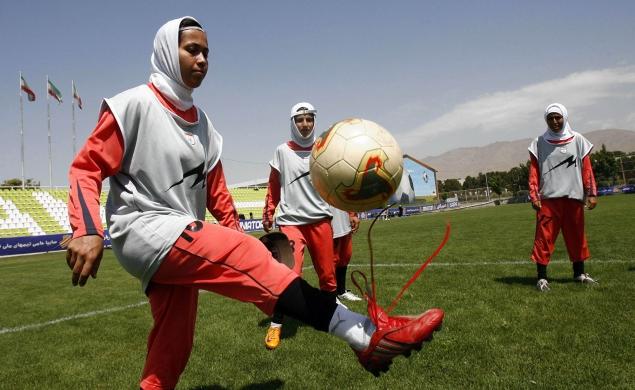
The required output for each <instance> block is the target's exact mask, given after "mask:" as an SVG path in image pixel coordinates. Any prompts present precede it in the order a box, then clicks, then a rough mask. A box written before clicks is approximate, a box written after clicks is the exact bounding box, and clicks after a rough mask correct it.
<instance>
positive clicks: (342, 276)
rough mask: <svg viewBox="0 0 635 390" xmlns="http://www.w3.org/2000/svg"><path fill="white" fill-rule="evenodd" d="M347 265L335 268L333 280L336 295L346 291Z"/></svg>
mask: <svg viewBox="0 0 635 390" xmlns="http://www.w3.org/2000/svg"><path fill="white" fill-rule="evenodd" d="M347 269H348V266H346V265H345V266H343V267H337V268H335V281H336V282H337V295H342V294H344V293H345V292H346V270H347Z"/></svg>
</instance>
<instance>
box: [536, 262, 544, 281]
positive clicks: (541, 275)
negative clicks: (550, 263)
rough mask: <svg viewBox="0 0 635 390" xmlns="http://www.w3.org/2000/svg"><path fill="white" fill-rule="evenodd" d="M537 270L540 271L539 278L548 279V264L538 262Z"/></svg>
mask: <svg viewBox="0 0 635 390" xmlns="http://www.w3.org/2000/svg"><path fill="white" fill-rule="evenodd" d="M536 270H537V271H538V279H547V266H546V265H544V264H538V263H536Z"/></svg>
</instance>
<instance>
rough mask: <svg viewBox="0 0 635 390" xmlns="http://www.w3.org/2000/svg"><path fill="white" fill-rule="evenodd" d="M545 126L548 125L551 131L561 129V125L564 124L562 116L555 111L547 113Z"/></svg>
mask: <svg viewBox="0 0 635 390" xmlns="http://www.w3.org/2000/svg"><path fill="white" fill-rule="evenodd" d="M547 126H549V129H551V131H553V132H556V133H557V132H559V131H560V130H562V127H563V126H564V118H563V117H562V115H560V114H558V113H557V112H552V113H551V114H549V115H547Z"/></svg>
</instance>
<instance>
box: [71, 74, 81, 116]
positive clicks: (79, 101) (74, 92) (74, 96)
mask: <svg viewBox="0 0 635 390" xmlns="http://www.w3.org/2000/svg"><path fill="white" fill-rule="evenodd" d="M73 99H75V101H76V102H77V107H79V109H80V110H81V109H82V98H81V97H80V96H79V94H78V93H77V88H75V82H74V81H73Z"/></svg>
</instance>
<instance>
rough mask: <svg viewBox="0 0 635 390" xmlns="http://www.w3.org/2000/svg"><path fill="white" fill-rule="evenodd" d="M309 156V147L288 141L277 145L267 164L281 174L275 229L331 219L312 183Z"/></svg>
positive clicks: (326, 206)
mask: <svg viewBox="0 0 635 390" xmlns="http://www.w3.org/2000/svg"><path fill="white" fill-rule="evenodd" d="M310 155H311V147H306V148H303V147H301V146H298V145H297V144H295V143H294V142H291V141H290V142H287V143H284V144H281V145H279V146H278V147H277V148H276V151H275V153H274V155H273V160H271V161H270V162H269V165H270V166H271V168H272V169H275V170H276V171H278V172H279V174H280V202H279V204H278V212H277V213H276V224H278V225H305V224H309V223H313V222H317V221H319V220H322V219H325V218H331V217H332V215H331V211H330V210H329V205H328V203H326V202H325V201H324V199H322V197H321V196H320V195H319V194H318V193H317V191H316V190H315V188H314V187H313V183H312V182H311V176H310V174H309V157H310Z"/></svg>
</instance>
